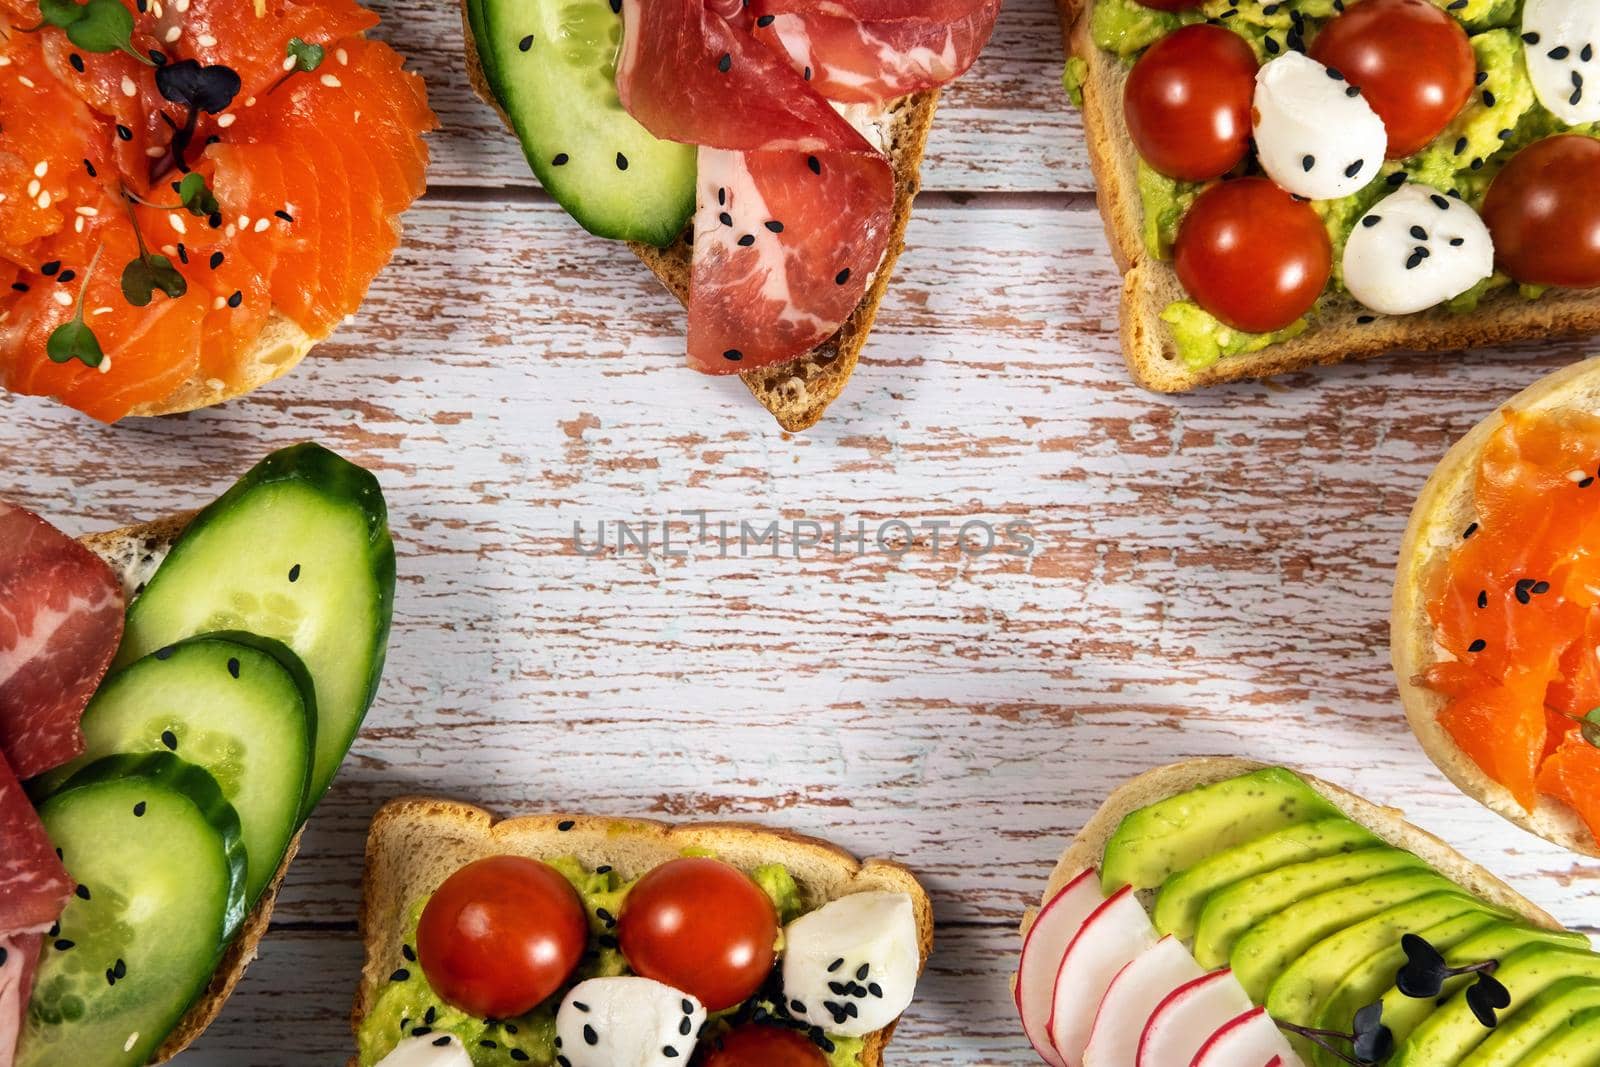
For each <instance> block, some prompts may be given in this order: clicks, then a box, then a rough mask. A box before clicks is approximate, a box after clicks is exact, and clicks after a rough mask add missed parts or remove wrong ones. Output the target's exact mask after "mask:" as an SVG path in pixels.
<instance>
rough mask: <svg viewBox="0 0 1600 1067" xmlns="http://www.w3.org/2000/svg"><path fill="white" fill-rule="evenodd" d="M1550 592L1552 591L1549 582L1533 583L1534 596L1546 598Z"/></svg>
mask: <svg viewBox="0 0 1600 1067" xmlns="http://www.w3.org/2000/svg"><path fill="white" fill-rule="evenodd" d="M1549 591H1550V583H1549V582H1546V581H1537V582H1534V583H1533V595H1534V596H1544V595H1545V594H1546V593H1548V592H1549Z"/></svg>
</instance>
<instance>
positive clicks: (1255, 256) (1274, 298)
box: [1173, 178, 1333, 333]
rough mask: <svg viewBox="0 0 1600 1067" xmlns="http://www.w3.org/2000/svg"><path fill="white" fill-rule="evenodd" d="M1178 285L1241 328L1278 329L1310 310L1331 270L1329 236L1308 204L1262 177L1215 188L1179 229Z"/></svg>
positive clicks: (1199, 199)
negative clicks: (1180, 283) (1180, 284)
mask: <svg viewBox="0 0 1600 1067" xmlns="http://www.w3.org/2000/svg"><path fill="white" fill-rule="evenodd" d="M1173 252H1174V261H1175V262H1174V266H1175V267H1176V268H1177V271H1178V280H1179V281H1181V282H1182V283H1183V287H1184V288H1185V289H1187V290H1188V291H1189V295H1190V296H1192V297H1193V298H1194V299H1195V301H1196V302H1197V303H1198V304H1199V305H1200V306H1201V307H1203V308H1205V309H1206V310H1207V311H1209V312H1211V314H1213V315H1215V316H1216V317H1217V318H1219V319H1221V320H1222V321H1223V322H1225V323H1227V324H1228V325H1229V326H1233V327H1235V328H1236V329H1240V330H1248V331H1250V332H1251V333H1268V332H1271V331H1273V330H1281V329H1283V328H1284V327H1285V326H1288V325H1289V324H1290V323H1292V322H1293V321H1294V320H1295V319H1297V318H1299V317H1300V316H1301V315H1304V314H1305V313H1306V312H1307V311H1309V310H1310V309H1311V305H1312V304H1313V303H1315V302H1316V299H1317V297H1318V296H1320V295H1322V290H1323V287H1325V286H1326V285H1327V284H1328V275H1329V274H1330V273H1331V272H1332V270H1333V248H1332V245H1331V244H1330V242H1329V240H1328V231H1327V230H1326V229H1325V228H1324V227H1323V225H1322V220H1321V219H1320V218H1319V217H1318V216H1317V213H1316V212H1315V211H1313V210H1312V209H1311V205H1310V204H1307V203H1304V202H1303V201H1299V200H1296V199H1295V198H1294V197H1292V196H1290V195H1289V194H1288V193H1286V192H1284V191H1283V190H1282V189H1280V188H1278V187H1277V186H1276V185H1274V184H1272V182H1270V181H1268V180H1267V179H1265V178H1240V179H1239V180H1237V181H1228V182H1221V183H1219V184H1217V185H1213V186H1212V187H1211V188H1209V189H1207V190H1206V191H1205V192H1203V193H1201V194H1200V195H1199V197H1197V198H1196V199H1195V202H1194V206H1192V207H1191V208H1190V209H1189V213H1188V214H1187V215H1185V216H1184V217H1183V222H1182V223H1181V224H1179V226H1178V239H1177V242H1176V245H1175V247H1174V250H1173Z"/></svg>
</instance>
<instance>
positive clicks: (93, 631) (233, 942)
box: [0, 444, 394, 1067]
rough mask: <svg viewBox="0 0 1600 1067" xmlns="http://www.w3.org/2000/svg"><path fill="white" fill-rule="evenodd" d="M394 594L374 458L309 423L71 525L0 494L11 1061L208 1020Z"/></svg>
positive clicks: (353, 719)
mask: <svg viewBox="0 0 1600 1067" xmlns="http://www.w3.org/2000/svg"><path fill="white" fill-rule="evenodd" d="M393 595H394V549H393V546H392V545H391V543H390V540H389V530H388V524H387V518H386V515H385V508H384V501H383V494H382V492H381V491H380V490H379V488H378V483H377V481H376V479H374V478H373V476H372V475H371V474H369V473H368V472H366V471H364V470H362V469H361V468H359V467H356V466H354V465H352V464H350V463H348V462H346V461H345V460H343V459H340V458H339V457H338V456H336V455H334V454H333V453H331V452H329V451H327V450H326V449H322V448H319V447H317V446H315V445H309V444H308V445H299V446H296V447H294V448H289V449H285V450H283V451H281V452H277V453H275V454H273V455H272V456H269V457H268V458H267V459H266V460H264V461H263V462H262V463H260V464H259V465H257V466H256V467H255V469H254V470H252V471H251V472H250V473H249V474H247V475H246V476H245V477H244V478H243V479H242V480H240V481H239V482H238V483H237V484H236V485H234V487H233V488H231V489H230V490H228V492H227V493H225V494H223V496H222V497H220V498H219V499H218V500H217V501H216V502H215V503H213V504H211V505H210V506H208V507H206V508H205V509H203V510H202V511H200V512H199V513H198V514H194V515H180V516H174V517H172V518H170V519H166V520H162V521H159V522H155V523H151V524H148V525H145V526H137V527H130V528H128V529H123V530H117V531H114V532H112V533H107V534H97V535H93V536H90V537H87V538H85V539H84V540H83V541H82V543H79V542H76V541H73V540H71V539H70V538H68V537H66V536H65V535H64V534H62V533H60V532H59V531H57V530H56V529H54V528H53V527H52V526H50V525H49V524H48V523H46V522H45V521H44V520H42V519H40V518H38V517H37V516H35V515H33V514H31V513H29V512H27V511H24V510H23V509H21V508H19V507H16V506H15V505H12V504H7V503H5V502H3V501H0V1065H3V1067H11V1065H13V1064H15V1065H17V1067H62V1065H67V1064H71V1065H74V1067H141V1065H143V1064H147V1063H159V1062H162V1061H164V1060H166V1059H169V1058H171V1057H172V1056H174V1055H176V1054H177V1053H178V1052H179V1051H181V1050H182V1049H183V1048H184V1047H185V1046H187V1045H188V1044H189V1043H190V1042H191V1041H193V1040H194V1039H195V1038H196V1037H198V1036H199V1035H200V1033H201V1032H202V1031H203V1030H204V1029H205V1028H206V1026H207V1025H209V1024H210V1022H211V1020H212V1019H213V1018H215V1017H216V1014H217V1012H218V1011H220V1010H221V1008H222V1004H223V1002H224V1001H225V1000H226V999H227V997H228V995H229V993H231V992H232V990H233V987H234V984H235V983H236V982H238V980H239V978H240V977H241V976H242V975H243V973H244V969H245V966H246V965H247V964H248V963H249V961H250V960H251V959H253V958H254V956H255V950H256V945H257V943H258V942H259V941H260V939H261V936H262V934H264V933H265V932H266V928H267V921H268V918H269V917H270V915H271V911H272V904H273V900H274V899H275V897H276V895H277V889H278V885H279V883H280V881H281V880H282V878H283V874H284V871H285V870H286V869H287V867H288V864H289V861H290V859H291V858H292V856H293V855H294V852H295V849H296V846H297V844H298V842H299V836H300V829H301V827H302V826H303V825H304V823H305V820H306V817H307V816H308V815H309V814H310V813H311V811H312V809H313V808H314V807H315V806H316V804H317V801H318V800H320V799H321V798H322V795H323V793H324V792H325V791H326V790H327V788H328V785H329V783H330V782H331V781H332V780H333V776H334V773H335V772H336V771H337V770H338V768H339V764H340V763H341V762H342V761H343V759H344V755H345V752H346V750H347V749H348V748H349V746H350V743H351V741H352V740H353V739H354V737H355V734H356V731H357V730H358V729H359V728H360V725H361V722H362V719H363V718H364V717H365V715H366V712H367V708H368V706H369V705H370V703H371V701H372V697H373V694H374V692H375V691H376V688H377V684H378V678H379V675H380V673H381V672H382V669H383V660H384V653H385V650H386V648H387V646H388V636H389V619H390V613H391V605H392V602H393ZM124 605H126V614H124ZM108 667H109V673H107V669H108Z"/></svg>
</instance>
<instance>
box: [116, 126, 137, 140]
mask: <svg viewBox="0 0 1600 1067" xmlns="http://www.w3.org/2000/svg"><path fill="white" fill-rule="evenodd" d="M117 136H118V137H119V138H121V139H122V140H124V141H131V140H133V131H132V130H130V129H128V127H126V126H124V125H123V124H122V123H120V122H119V123H117Z"/></svg>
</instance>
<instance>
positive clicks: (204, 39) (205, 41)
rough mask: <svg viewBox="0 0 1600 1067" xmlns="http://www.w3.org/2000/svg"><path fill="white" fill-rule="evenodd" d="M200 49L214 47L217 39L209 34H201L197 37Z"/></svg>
mask: <svg viewBox="0 0 1600 1067" xmlns="http://www.w3.org/2000/svg"><path fill="white" fill-rule="evenodd" d="M199 41H200V47H201V48H211V47H213V46H215V45H216V43H217V39H216V38H215V37H213V36H211V35H210V34H209V33H202V34H201V35H200V37H199Z"/></svg>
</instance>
